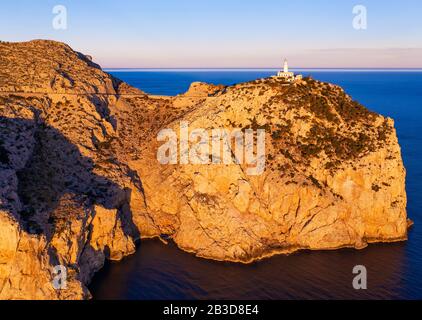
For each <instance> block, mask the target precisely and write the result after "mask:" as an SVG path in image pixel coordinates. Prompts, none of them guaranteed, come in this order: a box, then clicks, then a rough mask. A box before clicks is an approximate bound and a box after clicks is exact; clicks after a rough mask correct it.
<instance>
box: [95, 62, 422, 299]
mask: <svg viewBox="0 0 422 320" xmlns="http://www.w3.org/2000/svg"><path fill="white" fill-rule="evenodd" d="M110 73H112V74H113V75H114V76H116V77H118V78H120V79H122V80H124V81H126V82H128V83H129V84H131V85H133V86H135V87H138V88H139V89H141V90H144V91H145V92H147V93H151V94H160V95H175V94H179V93H183V92H184V91H186V90H187V88H188V87H189V84H190V83H191V82H193V81H205V82H209V83H215V84H219V83H221V84H226V85H229V84H234V83H237V82H243V81H248V80H253V79H256V78H261V77H266V76H269V75H271V74H274V72H272V71H268V70H266V71H259V70H252V71H250V70H249V71H239V70H230V71H210V70H202V71H192V70H190V71H181V70H178V71H135V72H134V71H112V72H110ZM302 73H303V74H304V75H312V76H313V77H314V78H315V79H318V80H322V81H327V82H331V83H335V84H338V85H341V86H342V87H343V88H344V89H345V90H346V92H347V93H349V94H350V95H351V96H352V97H353V98H354V99H355V100H358V101H359V102H361V103H362V104H363V105H365V106H366V107H368V108H369V109H370V110H373V111H376V112H378V113H381V114H383V115H385V116H389V117H392V118H393V119H394V120H395V126H396V128H397V133H398V138H399V142H400V145H401V148H402V156H403V160H404V164H405V167H406V170H407V180H406V189H407V195H408V215H409V218H411V219H412V220H413V221H414V222H415V225H414V227H413V228H412V229H411V230H410V233H409V240H408V241H407V242H400V243H392V244H373V245H370V246H369V247H367V248H366V249H364V250H353V249H341V250H336V251H302V252H298V253H295V254H292V255H289V256H283V255H280V256H275V257H272V258H269V259H265V260H262V261H259V262H256V263H253V264H250V265H240V264H233V263H225V262H215V261H209V260H204V259H199V258H196V257H194V256H193V255H191V254H188V253H185V252H182V251H180V250H179V249H177V248H176V247H175V245H173V244H169V245H164V244H162V243H161V242H160V241H158V240H148V241H142V243H141V244H140V245H139V248H138V251H137V253H136V254H134V255H133V256H130V257H128V258H126V259H124V260H123V261H121V262H118V263H107V264H106V266H105V268H104V269H103V270H101V271H100V272H99V273H98V274H97V275H96V276H95V277H94V279H93V282H92V284H91V285H90V290H91V292H92V294H93V297H94V299H147V300H148V299H422V253H421V251H422V196H421V193H422V71H367V70H361V71H344V70H343V71H334V70H328V71H324V70H303V71H302ZM355 265H364V266H366V268H367V270H368V288H367V289H366V290H355V289H353V287H352V280H353V277H354V275H353V274H352V269H353V267H354V266H355Z"/></svg>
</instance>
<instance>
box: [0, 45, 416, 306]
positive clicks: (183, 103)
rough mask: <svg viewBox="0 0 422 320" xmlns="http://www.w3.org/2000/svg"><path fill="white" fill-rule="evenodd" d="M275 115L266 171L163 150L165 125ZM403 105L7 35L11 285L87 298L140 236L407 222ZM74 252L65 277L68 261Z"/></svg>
mask: <svg viewBox="0 0 422 320" xmlns="http://www.w3.org/2000/svg"><path fill="white" fill-rule="evenodd" d="M181 121H184V122H187V123H189V127H190V128H191V129H194V128H206V129H212V128H227V129H230V128H239V129H241V130H247V129H253V130H257V129H264V130H265V150H266V153H265V164H266V166H265V171H264V172H263V173H262V174H260V175H248V174H246V171H247V169H248V168H247V165H244V164H242V163H234V164H231V165H227V164H221V163H220V164H215V163H210V164H207V165H203V164H202V165H201V164H180V163H177V164H172V165H165V164H161V163H160V162H159V161H157V149H158V148H159V147H160V143H161V142H159V141H157V135H158V134H159V132H160V131H161V130H162V129H165V128H170V129H174V132H178V130H179V129H178V128H179V125H180V123H181ZM407 225H408V222H407V215H406V192H405V169H404V166H403V162H402V158H401V152H400V146H399V144H398V140H397V136H396V132H395V129H394V123H393V120H392V119H389V118H385V117H383V116H381V115H378V114H376V113H373V112H370V111H369V110H367V109H366V108H365V107H364V106H362V105H360V104H359V103H358V102H356V101H353V100H352V99H351V97H350V96H348V95H347V94H346V93H345V92H344V91H343V89H342V88H340V87H338V86H336V85H332V84H329V83H323V82H320V81H317V80H313V79H311V78H304V79H300V80H298V81H295V82H293V83H286V82H284V81H282V79H277V78H266V79H259V80H255V81H251V82H246V83H240V84H236V85H232V86H221V85H211V84H204V83H193V84H192V85H191V88H190V89H189V90H188V91H187V92H186V93H184V94H181V95H178V96H175V97H164V96H151V95H148V94H145V93H144V92H142V91H140V90H138V89H135V88H133V87H131V86H129V85H128V84H126V83H124V82H122V81H120V80H118V79H116V78H114V77H113V76H111V75H109V74H107V73H106V72H103V71H102V70H101V68H100V66H99V65H97V64H95V63H94V62H92V61H91V59H90V58H89V57H87V56H86V55H84V54H82V53H79V52H76V51H74V50H72V49H71V48H70V47H69V46H67V45H65V44H63V43H58V42H54V41H46V40H35V41H30V42H24V43H5V42H1V43H0V298H1V299H86V298H89V297H90V293H89V292H88V290H87V284H88V283H89V282H90V280H91V278H92V276H93V274H94V273H95V272H96V271H98V270H99V269H100V268H101V267H102V266H103V264H104V261H105V259H110V260H120V259H122V258H123V257H125V256H127V255H130V254H132V253H134V251H135V250H136V247H135V242H136V241H137V240H138V239H146V238H154V237H160V238H164V239H167V240H168V239H171V240H172V241H174V242H175V243H176V244H177V245H178V247H179V248H180V249H182V250H185V251H188V252H191V253H193V254H195V255H197V256H198V257H202V258H208V259H214V260H222V261H233V262H242V263H248V262H251V261H254V260H258V259H261V258H263V257H268V256H271V255H274V254H280V253H292V252H294V251H297V250H301V249H309V250H328V249H337V248H343V247H352V248H357V249H361V248H364V247H365V246H367V244H368V243H372V242H393V241H402V240H405V239H406V238H407ZM57 265H62V266H65V268H66V270H67V283H66V288H65V289H63V288H62V289H60V290H58V289H56V288H54V286H53V283H52V279H54V277H55V276H56V274H55V273H54V267H55V266H57Z"/></svg>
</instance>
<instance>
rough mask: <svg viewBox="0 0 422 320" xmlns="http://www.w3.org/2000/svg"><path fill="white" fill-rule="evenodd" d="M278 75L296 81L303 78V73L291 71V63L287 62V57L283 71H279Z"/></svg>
mask: <svg viewBox="0 0 422 320" xmlns="http://www.w3.org/2000/svg"><path fill="white" fill-rule="evenodd" d="M277 77H278V78H283V79H284V80H286V81H288V82H294V81H295V80H300V79H302V75H300V74H299V75H296V76H295V74H294V72H290V71H289V64H288V63H287V59H284V66H283V71H279V72H278V73H277Z"/></svg>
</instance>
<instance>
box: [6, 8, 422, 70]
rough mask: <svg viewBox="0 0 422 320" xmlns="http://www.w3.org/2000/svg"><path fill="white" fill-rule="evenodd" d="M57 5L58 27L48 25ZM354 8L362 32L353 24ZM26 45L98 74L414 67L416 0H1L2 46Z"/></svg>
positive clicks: (420, 25)
mask: <svg viewBox="0 0 422 320" xmlns="http://www.w3.org/2000/svg"><path fill="white" fill-rule="evenodd" d="M57 5H63V6H64V7H65V8H66V14H67V19H66V22H67V25H66V29H56V28H54V27H53V21H56V22H57V16H58V14H57V12H56V13H53V8H54V7H55V6H57ZM356 5H362V6H364V7H365V8H366V18H367V20H366V29H362V28H361V29H356V28H355V27H354V24H353V22H355V26H356V20H357V19H358V18H360V17H361V13H362V11H359V12H358V13H353V8H354V7H355V6H356ZM54 19H56V20H54ZM359 21H361V22H362V21H363V20H359ZM359 21H358V22H359ZM62 22H63V20H62ZM359 25H360V26H361V27H362V26H364V24H362V23H361V24H359ZM61 26H63V24H62V25H61ZM31 39H52V40H57V41H62V42H65V43H67V44H69V45H70V46H71V47H72V48H73V49H75V50H77V51H80V52H83V53H85V54H89V55H91V56H92V57H93V59H94V61H95V62H97V63H99V64H100V65H101V66H102V67H103V68H277V67H281V65H282V62H283V59H284V58H288V60H289V64H290V66H292V67H297V68H422V1H420V0H295V1H292V0H288V1H286V0H119V1H114V0H88V1H87V0H60V1H58V0H36V1H34V0H2V1H0V40H3V41H28V40H31ZM0 58H1V57H0Z"/></svg>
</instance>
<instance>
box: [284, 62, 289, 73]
mask: <svg viewBox="0 0 422 320" xmlns="http://www.w3.org/2000/svg"><path fill="white" fill-rule="evenodd" d="M283 72H285V73H287V72H289V64H288V63H287V59H284V67H283Z"/></svg>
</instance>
